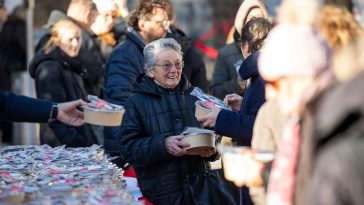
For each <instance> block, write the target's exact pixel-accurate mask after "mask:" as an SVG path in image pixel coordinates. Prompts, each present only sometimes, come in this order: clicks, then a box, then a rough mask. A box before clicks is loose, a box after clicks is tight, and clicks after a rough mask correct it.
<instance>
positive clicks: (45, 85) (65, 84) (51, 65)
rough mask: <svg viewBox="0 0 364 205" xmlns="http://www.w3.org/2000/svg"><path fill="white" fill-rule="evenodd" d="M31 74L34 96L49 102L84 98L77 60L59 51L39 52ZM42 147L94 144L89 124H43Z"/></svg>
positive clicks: (57, 49)
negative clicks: (78, 125) (74, 125)
mask: <svg viewBox="0 0 364 205" xmlns="http://www.w3.org/2000/svg"><path fill="white" fill-rule="evenodd" d="M29 72H30V75H31V76H32V78H34V80H35V86H36V92H37V97H38V98H42V99H46V100H49V101H52V102H67V101H72V100H77V99H80V98H81V99H84V100H85V99H86V94H85V89H84V86H83V83H82V78H81V76H80V75H79V74H80V73H81V70H80V66H79V63H78V61H77V60H76V59H75V58H70V57H69V56H67V55H66V54H65V53H64V52H63V51H61V50H60V49H59V48H55V49H54V50H52V51H51V52H50V53H48V54H44V53H43V52H42V51H40V52H38V53H37V55H36V56H35V57H34V59H33V60H32V62H31V64H30V68H29ZM40 138H41V144H49V145H50V146H53V147H54V146H59V145H63V144H64V145H66V146H68V147H84V146H91V145H92V144H97V139H96V137H95V135H94V133H93V131H92V130H91V127H90V125H83V126H80V127H73V126H69V125H66V124H64V123H62V122H60V121H58V120H53V121H50V122H49V123H48V124H42V125H41V129H40Z"/></svg>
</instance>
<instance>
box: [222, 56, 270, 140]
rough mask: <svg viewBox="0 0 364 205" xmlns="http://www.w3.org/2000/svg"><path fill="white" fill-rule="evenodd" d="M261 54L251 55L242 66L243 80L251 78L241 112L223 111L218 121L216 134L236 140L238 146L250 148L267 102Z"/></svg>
mask: <svg viewBox="0 0 364 205" xmlns="http://www.w3.org/2000/svg"><path fill="white" fill-rule="evenodd" d="M258 57H259V52H255V53H253V54H251V55H250V56H249V57H248V58H247V59H246V60H245V61H244V62H243V63H242V65H241V67H240V69H239V74H240V77H241V79H243V80H247V79H249V78H250V84H249V86H248V88H247V90H246V92H245V94H244V98H243V103H242V107H241V109H240V112H239V113H238V112H233V111H228V110H221V111H220V112H219V115H218V116H217V119H216V125H215V132H216V133H217V134H219V135H224V136H228V137H231V138H233V139H236V140H237V142H238V145H243V146H250V144H251V139H252V135H253V126H254V122H255V118H256V116H257V114H258V111H259V109H260V107H261V106H262V104H263V103H264V102H265V91H264V81H263V79H262V78H261V77H260V76H259V73H258V65H257V63H258Z"/></svg>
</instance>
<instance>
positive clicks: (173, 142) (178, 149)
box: [164, 135, 190, 157]
mask: <svg viewBox="0 0 364 205" xmlns="http://www.w3.org/2000/svg"><path fill="white" fill-rule="evenodd" d="M182 138H183V136H182V135H175V136H169V137H167V138H166V139H164V144H165V146H166V149H167V152H168V153H169V154H171V155H173V156H176V157H181V156H183V155H185V154H186V153H187V152H186V150H185V149H186V148H187V147H189V146H190V144H188V143H186V142H183V141H181V139H182Z"/></svg>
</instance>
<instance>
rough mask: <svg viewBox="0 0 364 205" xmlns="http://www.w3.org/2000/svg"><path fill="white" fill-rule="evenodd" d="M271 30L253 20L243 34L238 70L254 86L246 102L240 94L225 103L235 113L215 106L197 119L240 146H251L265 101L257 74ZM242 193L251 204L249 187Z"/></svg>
mask: <svg viewBox="0 0 364 205" xmlns="http://www.w3.org/2000/svg"><path fill="white" fill-rule="evenodd" d="M272 27H273V24H272V23H271V22H270V21H269V20H268V19H265V18H256V17H253V18H252V19H250V21H248V22H247V23H246V24H245V25H244V27H243V29H242V31H241V50H242V54H243V55H244V57H245V61H244V62H243V63H242V65H241V67H240V69H239V75H240V76H241V78H242V79H244V80H247V79H249V78H250V79H251V83H250V85H249V87H248V89H247V90H246V92H245V94H244V98H243V97H241V96H240V95H237V94H229V95H227V96H226V97H225V99H224V101H225V102H226V103H227V104H229V105H231V106H232V108H233V109H234V110H235V111H228V110H220V109H219V108H216V107H214V106H213V107H212V111H211V112H210V113H209V114H207V115H206V116H204V117H201V118H199V119H198V120H199V121H202V122H203V125H204V126H205V127H211V128H214V129H215V132H216V133H217V134H219V135H223V136H226V137H230V138H232V139H233V141H234V142H237V144H238V145H242V146H250V144H251V139H252V133H253V125H254V121H255V117H256V115H257V113H258V110H259V109H260V106H261V105H262V104H263V103H264V101H265V97H264V82H263V80H262V79H261V77H260V76H259V74H258V66H257V61H258V57H259V50H260V48H261V47H262V46H263V44H264V39H265V38H266V36H267V34H268V32H269V31H270V29H271V28H272ZM243 193H244V195H245V196H244V199H245V200H246V201H247V203H251V202H249V201H250V200H251V199H250V196H249V192H248V190H247V189H246V187H245V189H244V192H243Z"/></svg>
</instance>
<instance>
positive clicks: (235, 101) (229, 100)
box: [224, 93, 243, 112]
mask: <svg viewBox="0 0 364 205" xmlns="http://www.w3.org/2000/svg"><path fill="white" fill-rule="evenodd" d="M224 103H226V104H227V105H230V106H231V107H232V108H233V109H234V110H235V111H238V112H239V111H240V108H241V104H242V103H243V97H241V96H240V95H238V94H235V93H233V94H229V95H226V96H225V98H224Z"/></svg>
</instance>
